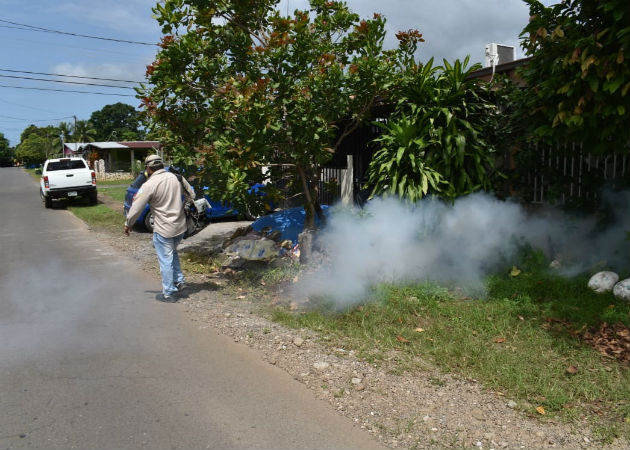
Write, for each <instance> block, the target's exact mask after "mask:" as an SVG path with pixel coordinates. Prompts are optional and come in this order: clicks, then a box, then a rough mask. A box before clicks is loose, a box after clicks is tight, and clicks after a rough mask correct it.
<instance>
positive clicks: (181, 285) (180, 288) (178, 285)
mask: <svg viewBox="0 0 630 450" xmlns="http://www.w3.org/2000/svg"><path fill="white" fill-rule="evenodd" d="M175 287H176V288H177V290H178V291H179V292H181V291H183V290H184V289H186V283H184V282H183V281H180V282H179V283H175Z"/></svg>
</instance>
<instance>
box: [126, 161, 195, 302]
mask: <svg viewBox="0 0 630 450" xmlns="http://www.w3.org/2000/svg"><path fill="white" fill-rule="evenodd" d="M144 164H145V166H146V174H147V177H148V179H147V181H146V182H145V183H144V184H143V185H142V186H141V187H140V189H139V190H138V193H137V194H136V197H135V198H134V200H133V203H132V205H131V208H130V209H129V212H128V213H127V220H126V221H125V234H126V235H127V236H129V232H130V231H131V228H132V226H133V224H134V223H136V220H138V217H139V216H140V214H141V213H142V211H143V210H144V208H145V206H146V204H147V203H148V204H149V207H150V208H151V214H153V221H154V222H153V246H154V247H155V252H156V253H157V257H158V261H159V263H160V272H161V274H162V294H161V295H158V296H157V298H158V300H161V301H165V302H174V301H176V300H175V299H174V295H175V294H176V293H177V292H179V291H181V290H182V289H183V288H184V274H183V273H182V269H181V267H180V264H179V256H178V254H177V245H178V244H179V243H180V242H181V241H182V239H183V237H184V233H185V232H186V214H185V213H184V200H183V196H184V191H183V190H184V189H186V191H188V195H190V196H191V198H195V191H194V190H193V188H192V187H191V186H190V184H188V182H187V181H186V180H185V179H184V178H182V180H181V182H180V181H179V179H178V177H177V176H176V175H175V174H173V173H171V172H167V171H166V170H164V163H163V162H162V158H160V156H159V155H149V156H147V158H146V159H145V160H144Z"/></svg>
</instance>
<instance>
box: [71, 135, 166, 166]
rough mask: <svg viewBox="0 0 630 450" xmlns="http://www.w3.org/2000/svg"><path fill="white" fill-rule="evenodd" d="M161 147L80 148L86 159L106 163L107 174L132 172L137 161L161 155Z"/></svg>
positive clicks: (88, 144) (140, 144)
mask: <svg viewBox="0 0 630 450" xmlns="http://www.w3.org/2000/svg"><path fill="white" fill-rule="evenodd" d="M66 145H70V144H66ZM161 147H162V146H161V143H160V142H159V141H122V142H86V143H82V144H80V145H79V146H78V148H79V151H80V153H81V154H82V155H84V157H86V159H89V160H90V161H94V160H98V159H102V160H103V161H105V172H131V169H132V167H133V164H134V163H135V161H137V160H140V161H144V158H146V157H147V156H148V155H149V154H151V153H160V150H161ZM69 148H72V147H69Z"/></svg>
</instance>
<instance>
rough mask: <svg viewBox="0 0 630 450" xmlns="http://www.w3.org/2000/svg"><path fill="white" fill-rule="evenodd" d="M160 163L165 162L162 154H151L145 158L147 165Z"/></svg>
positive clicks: (151, 165) (152, 165)
mask: <svg viewBox="0 0 630 450" xmlns="http://www.w3.org/2000/svg"><path fill="white" fill-rule="evenodd" d="M160 164H163V162H162V158H160V155H149V156H147V157H146V159H145V160H144V165H145V166H147V167H155V166H159V165H160Z"/></svg>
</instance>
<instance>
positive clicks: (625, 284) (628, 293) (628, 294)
mask: <svg viewBox="0 0 630 450" xmlns="http://www.w3.org/2000/svg"><path fill="white" fill-rule="evenodd" d="M613 294H614V296H615V297H617V298H620V299H622V300H625V301H627V302H630V278H626V279H625V280H622V281H620V282H619V283H617V284H615V287H613Z"/></svg>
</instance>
